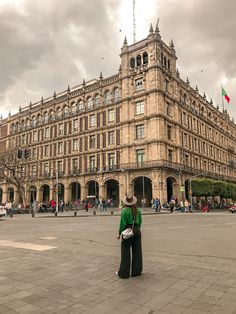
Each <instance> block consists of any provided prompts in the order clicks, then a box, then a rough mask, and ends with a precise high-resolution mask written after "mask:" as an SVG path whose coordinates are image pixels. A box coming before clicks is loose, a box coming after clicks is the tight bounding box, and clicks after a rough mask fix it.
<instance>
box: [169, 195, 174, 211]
mask: <svg viewBox="0 0 236 314" xmlns="http://www.w3.org/2000/svg"><path fill="white" fill-rule="evenodd" d="M169 205H170V212H171V214H172V213H173V212H174V210H175V200H174V199H172V200H171V201H170V203H169Z"/></svg>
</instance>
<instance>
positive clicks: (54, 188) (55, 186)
mask: <svg viewBox="0 0 236 314" xmlns="http://www.w3.org/2000/svg"><path fill="white" fill-rule="evenodd" d="M53 191H54V192H55V193H57V184H56V183H55V184H54V187H53Z"/></svg>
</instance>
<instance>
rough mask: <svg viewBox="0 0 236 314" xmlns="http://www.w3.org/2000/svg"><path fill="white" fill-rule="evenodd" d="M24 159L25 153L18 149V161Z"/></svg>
mask: <svg viewBox="0 0 236 314" xmlns="http://www.w3.org/2000/svg"><path fill="white" fill-rule="evenodd" d="M22 157H23V151H22V149H18V151H17V158H18V159H22Z"/></svg>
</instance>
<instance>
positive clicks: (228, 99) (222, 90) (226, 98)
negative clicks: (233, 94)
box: [221, 86, 230, 103]
mask: <svg viewBox="0 0 236 314" xmlns="http://www.w3.org/2000/svg"><path fill="white" fill-rule="evenodd" d="M221 92H222V96H224V97H225V100H226V101H227V103H229V102H230V98H229V96H228V95H227V92H226V91H225V90H224V88H223V87H222V86H221Z"/></svg>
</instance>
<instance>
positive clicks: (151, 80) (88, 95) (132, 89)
mask: <svg viewBox="0 0 236 314" xmlns="http://www.w3.org/2000/svg"><path fill="white" fill-rule="evenodd" d="M120 60H121V63H120V67H119V71H118V73H117V74H115V75H114V76H111V77H108V78H103V76H102V74H100V77H99V79H94V80H91V81H88V82H85V81H83V83H82V84H81V85H79V86H76V87H74V88H71V89H70V88H69V87H68V89H67V90H66V91H63V92H61V93H59V94H56V93H54V95H53V97H50V98H47V99H43V98H42V99H41V101H40V102H38V103H35V104H30V105H29V106H27V107H25V108H20V109H19V112H18V113H17V114H14V115H12V116H11V115H9V117H8V118H6V119H2V120H1V122H0V129H1V135H0V149H1V152H2V153H4V152H7V151H10V150H15V151H16V152H17V151H18V150H19V149H22V150H23V152H24V151H25V149H27V151H28V154H29V158H27V159H23V160H22V161H21V163H22V169H23V172H24V173H27V174H28V175H29V178H30V180H29V184H28V202H30V201H32V195H33V197H35V198H36V200H38V201H39V202H41V201H44V202H48V201H49V200H50V199H52V198H55V189H54V186H55V180H56V179H57V177H58V179H57V180H58V182H59V183H60V190H61V191H60V192H61V193H60V195H59V197H60V198H63V199H64V200H65V202H70V201H74V200H76V199H85V198H86V197H87V196H89V195H96V196H97V197H100V196H102V197H104V198H105V199H107V198H112V199H113V201H114V203H115V204H119V201H120V200H121V198H122V197H124V195H125V193H134V194H135V195H136V196H137V197H138V201H139V202H140V201H141V199H143V198H144V199H146V200H147V204H148V203H149V202H150V200H151V198H152V197H159V198H160V199H161V201H162V202H165V201H168V200H169V199H170V197H171V196H172V195H174V196H175V197H176V198H178V199H184V198H186V197H188V194H189V191H188V180H189V179H190V178H191V177H192V176H194V175H199V176H200V175H201V173H204V175H205V176H207V177H210V178H220V179H223V180H225V181H228V182H235V181H236V170H235V167H234V165H235V160H236V155H235V136H236V127H235V124H234V122H233V121H232V120H231V119H230V117H229V115H228V114H227V112H226V111H224V112H223V113H222V112H221V111H220V110H219V108H218V107H214V106H213V104H212V101H210V102H209V101H208V100H207V99H206V96H205V94H204V95H203V96H201V95H200V94H199V92H198V89H197V87H196V88H195V89H193V88H192V87H191V86H190V83H189V80H188V79H187V81H186V82H185V81H183V80H182V79H181V78H180V74H179V72H178V69H177V67H176V60H177V57H176V52H175V48H174V44H173V41H171V43H170V44H169V45H166V44H165V43H164V42H163V40H162V39H161V35H160V32H159V29H158V25H157V26H156V29H155V31H154V30H153V28H152V26H151V27H150V31H149V35H148V36H147V38H145V39H144V40H141V41H139V42H137V43H134V44H132V45H128V44H127V41H126V39H125V41H124V44H123V47H122V48H121V54H120ZM9 175H10V174H9ZM181 187H182V188H181ZM181 190H182V192H181ZM7 200H12V201H14V202H19V192H18V191H17V190H16V188H15V187H14V186H12V185H11V184H10V183H8V182H1V184H0V202H6V201H7Z"/></svg>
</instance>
